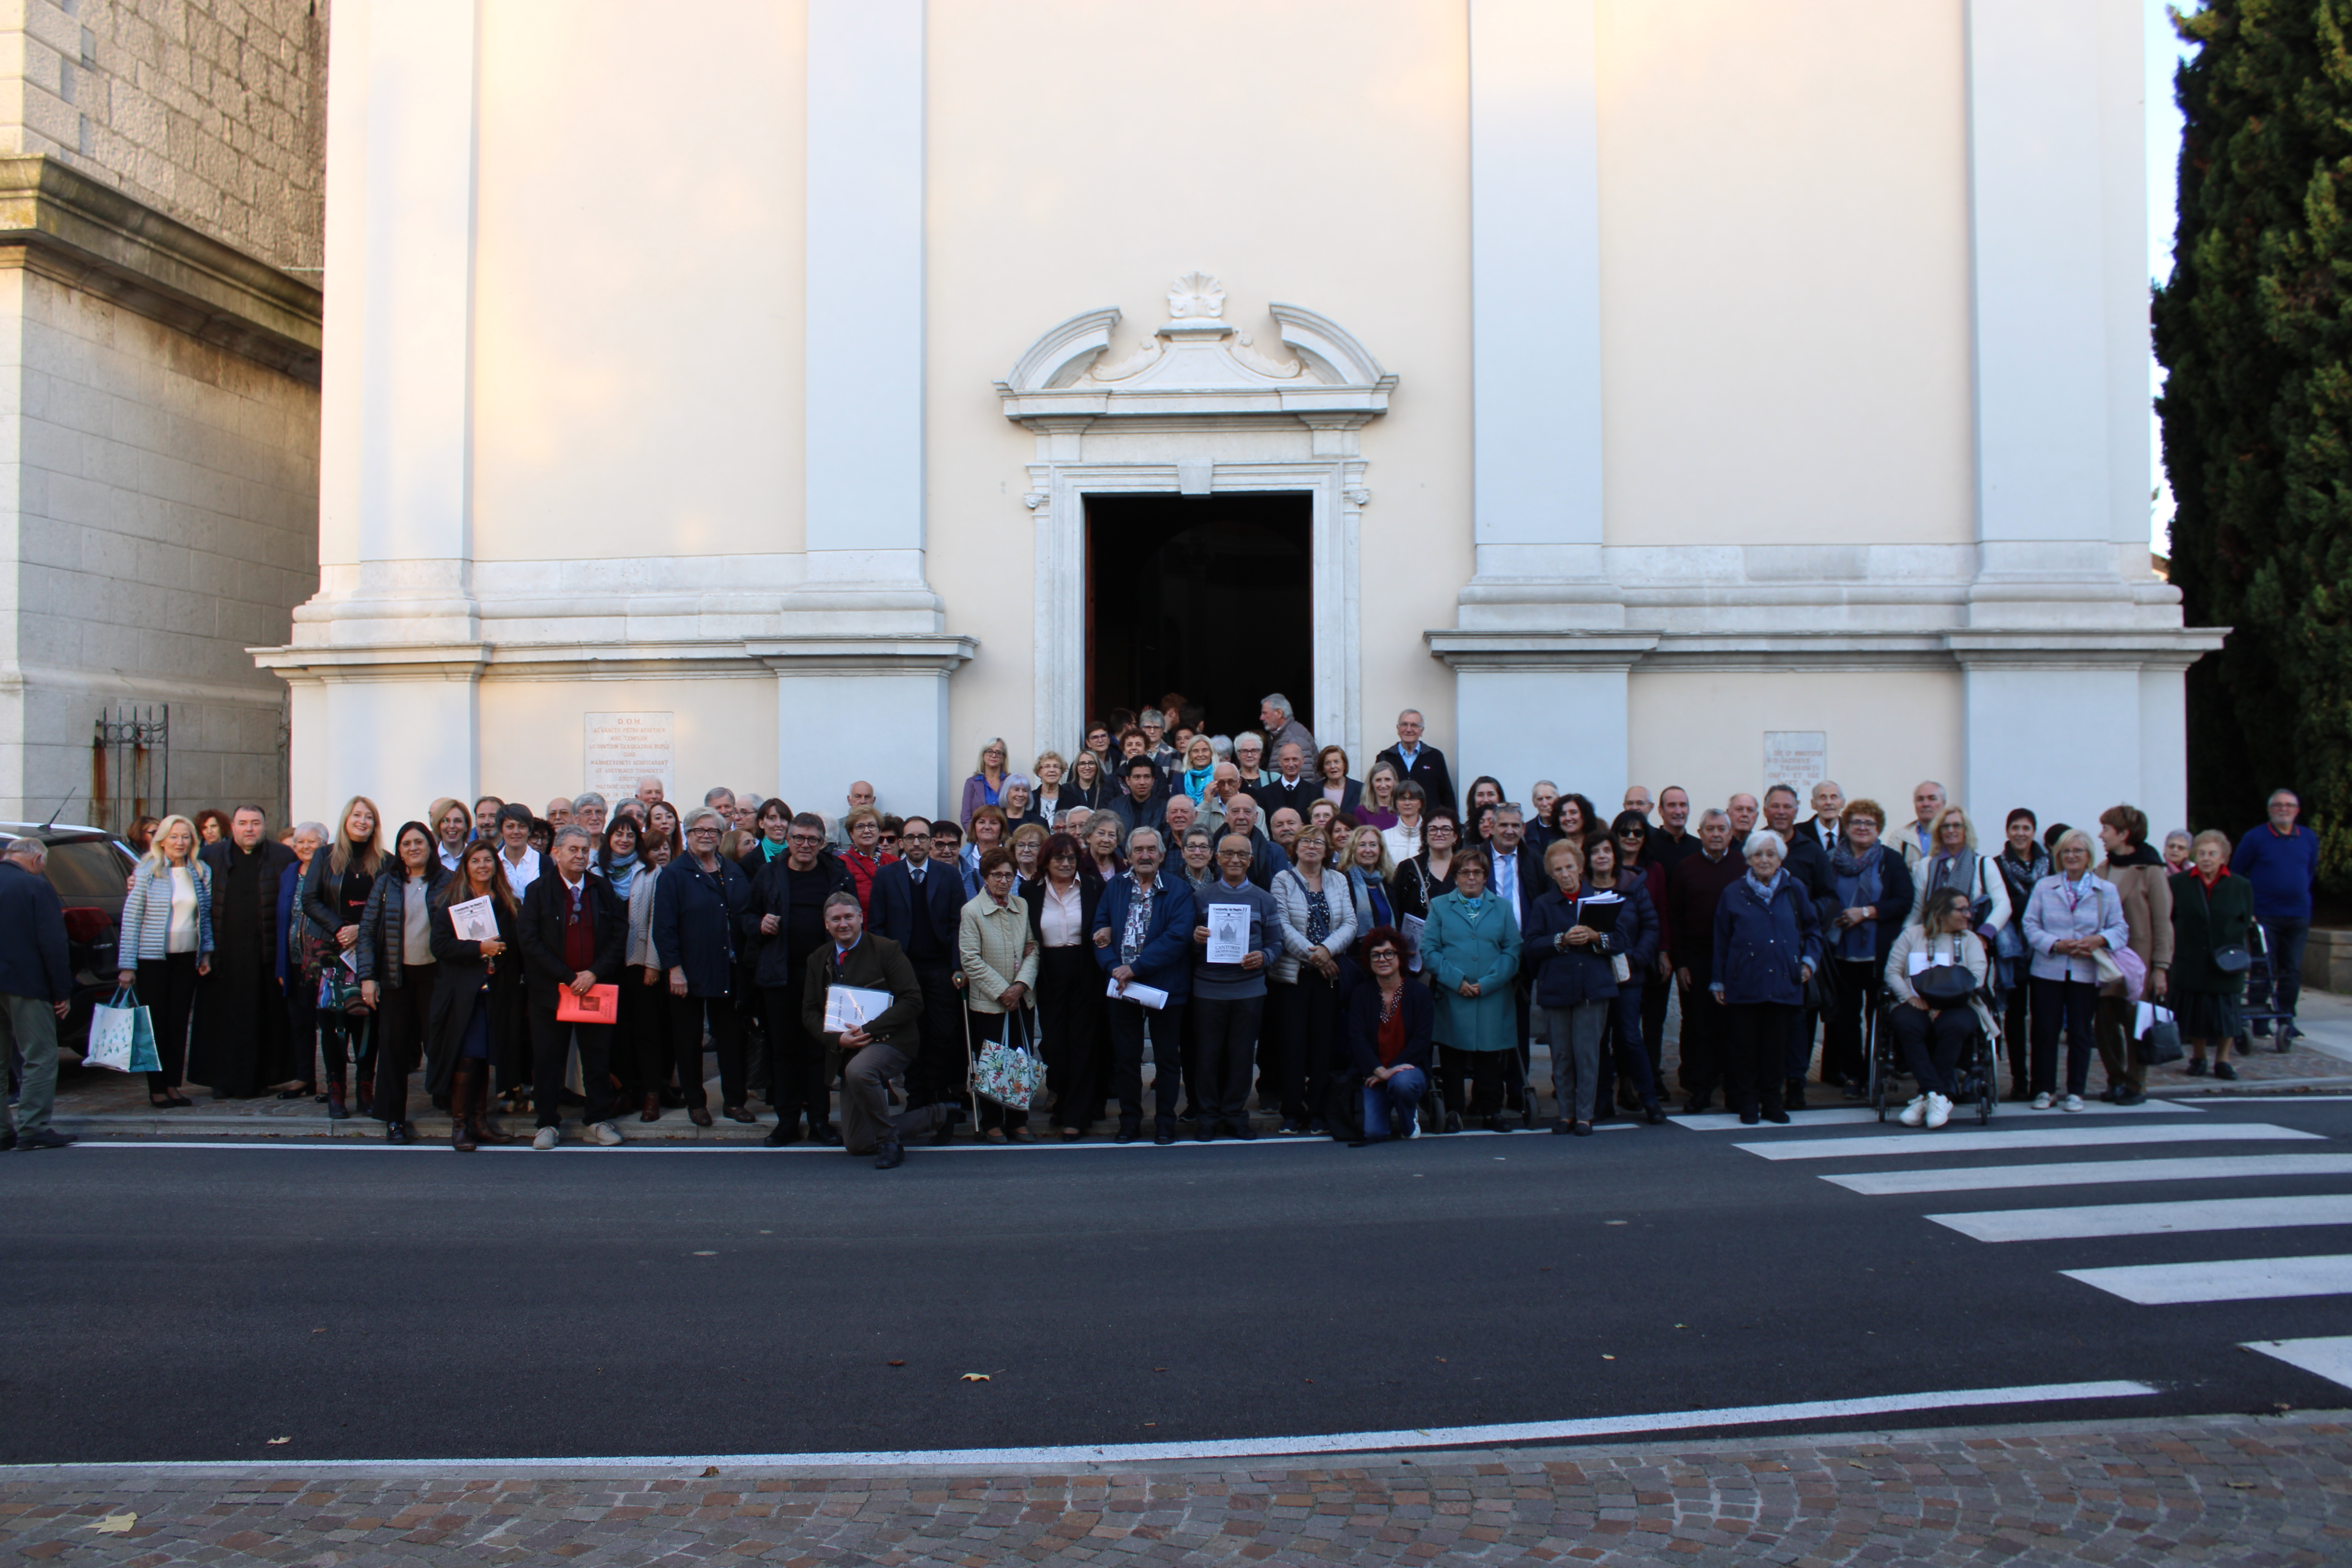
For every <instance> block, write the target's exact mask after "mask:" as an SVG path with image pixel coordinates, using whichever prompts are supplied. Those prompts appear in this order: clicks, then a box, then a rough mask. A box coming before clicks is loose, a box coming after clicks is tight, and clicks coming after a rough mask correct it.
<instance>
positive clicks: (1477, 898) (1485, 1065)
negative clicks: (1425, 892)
mask: <svg viewBox="0 0 2352 1568" xmlns="http://www.w3.org/2000/svg"><path fill="white" fill-rule="evenodd" d="M1421 957H1422V964H1423V968H1425V969H1426V970H1427V971H1428V972H1429V976H1430V979H1431V981H1432V982H1433V984H1434V985H1435V987H1436V991H1437V1027H1436V1029H1435V1030H1434V1031H1433V1034H1434V1037H1435V1039H1436V1041H1437V1043H1438V1046H1439V1047H1440V1050H1439V1066H1438V1087H1439V1089H1440V1090H1441V1092H1442V1093H1443V1094H1444V1098H1445V1107H1446V1109H1445V1130H1446V1131H1448V1132H1459V1131H1462V1113H1461V1106H1462V1104H1463V1095H1462V1082H1463V1079H1465V1078H1466V1079H1470V1080H1471V1081H1472V1095H1471V1099H1470V1101H1469V1104H1470V1114H1471V1116H1472V1118H1473V1119H1479V1118H1483V1119H1484V1120H1485V1121H1486V1126H1487V1128H1488V1130H1489V1131H1496V1132H1507V1131H1510V1124H1509V1123H1508V1122H1507V1121H1504V1120H1503V1068H1504V1067H1505V1065H1506V1064H1507V1062H1508V1061H1509V1059H1510V1058H1507V1057H1506V1056H1505V1055H1504V1054H1503V1053H1504V1052H1506V1051H1516V1050H1517V1049H1518V1048H1519V1043H1518V1040H1517V1035H1518V1032H1519V1008H1518V1002H1517V999H1516V998H1515V997H1514V995H1513V994H1512V985H1511V982H1512V979H1513V977H1514V976H1516V975H1517V973H1518V972H1519V922H1518V921H1517V918H1516V917H1515V916H1513V914H1512V913H1511V911H1510V910H1509V908H1508V907H1507V905H1506V904H1505V903H1504V902H1503V900H1500V899H1497V898H1495V897H1493V896H1492V895H1491V894H1489V893H1488V892H1487V891H1486V855H1485V854H1484V853H1483V852H1481V851H1479V850H1475V849H1471V850H1465V851H1464V852H1463V853H1462V854H1460V855H1457V856H1456V857H1454V889H1453V890H1452V891H1451V892H1447V893H1441V894H1439V895H1438V896H1437V897H1436V898H1434V899H1433V900H1430V903H1429V923H1428V924H1427V925H1426V926H1424V927H1423V928H1422V932H1421Z"/></svg>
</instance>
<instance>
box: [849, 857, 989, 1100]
mask: <svg viewBox="0 0 2352 1568" xmlns="http://www.w3.org/2000/svg"><path fill="white" fill-rule="evenodd" d="M954 826H955V825H954V824H953V823H946V822H943V823H940V825H939V830H940V831H941V832H948V831H952V830H953V828H954ZM932 831H933V828H932V825H931V824H930V823H929V822H927V821H925V820H924V819H923V818H921V817H919V816H912V817H908V819H907V824H906V826H904V827H902V828H900V829H899V831H898V854H899V858H898V859H896V860H893V861H891V862H890V864H888V865H887V866H885V867H883V868H882V869H881V870H879V871H877V872H876V873H875V874H874V913H873V917H872V919H871V920H869V921H867V922H866V923H867V927H868V929H870V930H871V931H873V932H874V933H875V934H876V935H877V936H885V937H887V938H889V939H890V942H891V943H892V945H894V946H895V947H897V948H898V951H899V952H902V953H904V954H905V955H906V958H907V961H908V963H911V964H913V965H914V968H915V980H916V983H917V984H919V985H920V986H921V987H922V992H923V1015H922V1019H921V1028H920V1030H919V1034H920V1038H921V1048H920V1049H919V1050H910V1051H909V1053H908V1054H910V1055H911V1056H913V1057H914V1058H915V1062H914V1066H913V1067H911V1068H908V1071H907V1099H908V1101H910V1102H911V1103H912V1104H914V1105H917V1106H924V1105H934V1104H937V1105H948V1106H953V1105H956V1104H958V1103H960V1102H961V1100H962V1098H963V1083H962V1081H961V1077H960V1074H959V1072H958V1066H957V1064H959V1063H960V1062H961V1060H962V1050H963V1039H962V1037H961V1034H960V1033H959V1032H958V1026H959V1024H960V1023H961V1019H962V1016H963V997H962V980H963V969H962V965H961V962H960V960H959V959H958V956H957V952H956V938H957V927H958V924H959V922H960V921H961V920H962V918H963V906H964V901H965V900H964V896H963V873H962V868H961V867H959V866H958V865H957V864H956V862H955V856H954V854H953V853H952V852H950V853H948V854H945V855H936V854H934V853H933V852H932V851H933V850H934V849H935V848H936V847H938V846H937V843H936V842H935V841H934V839H933V838H932V837H931V835H932ZM956 837H958V838H961V837H962V836H961V834H957V835H956Z"/></svg>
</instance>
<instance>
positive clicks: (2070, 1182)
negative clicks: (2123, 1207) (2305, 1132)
mask: <svg viewBox="0 0 2352 1568" xmlns="http://www.w3.org/2000/svg"><path fill="white" fill-rule="evenodd" d="M2344 1175H2352V1154H2203V1155H2191V1156H2190V1157H2189V1158H2187V1159H2181V1160H2078V1161H2075V1162H2074V1163H2071V1164H2063V1165H2059V1164H2052V1165H1954V1166H1942V1167H1938V1168H1937V1169H1935V1170H1931V1171H1845V1172H1840V1173H1837V1174H1835V1175H1826V1176H1823V1177H1822V1181H1824V1182H1828V1183H1830V1184H1832V1185H1834V1186H1840V1187H1843V1188H1845V1189H1846V1190H1847V1191H1848V1192H1853V1193H1860V1194H1864V1196H1865V1197H1874V1198H1883V1197H1895V1196H1900V1195H1903V1194H1912V1193H1982V1192H1997V1191H2000V1189H2002V1188H2004V1187H2085V1186H2098V1185H2102V1184H2110V1183H2117V1182H2130V1183H2133V1184H2139V1183H2141V1182H2221V1181H2241V1180H2248V1179H2252V1178H2254V1177H2258V1176H2263V1177H2267V1176H2344Z"/></svg>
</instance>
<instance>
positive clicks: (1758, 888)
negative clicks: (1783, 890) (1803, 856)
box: [1747, 866, 1789, 904]
mask: <svg viewBox="0 0 2352 1568" xmlns="http://www.w3.org/2000/svg"><path fill="white" fill-rule="evenodd" d="M1788 879H1789V873H1788V872H1786V871H1775V872H1773V873H1772V879H1771V880H1770V881H1769V882H1759V881H1758V880H1757V879H1756V869H1755V868H1754V867H1752V866H1751V867H1749V868H1748V872H1747V882H1748V887H1749V888H1750V889H1753V890H1754V891H1755V894H1756V901H1757V902H1758V903H1759V904H1769V903H1770V902H1771V901H1772V895H1773V894H1774V893H1776V892H1778V891H1780V884H1781V883H1783V882H1785V881H1787V880H1788Z"/></svg>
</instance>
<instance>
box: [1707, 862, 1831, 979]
mask: <svg viewBox="0 0 2352 1568" xmlns="http://www.w3.org/2000/svg"><path fill="white" fill-rule="evenodd" d="M1821 966H1822V936H1821V916H1820V914H1819V913H1818V912H1817V911H1816V910H1814V908H1813V900H1812V897H1811V893H1810V892H1809V891H1808V890H1807V889H1805V888H1804V887H1803V886H1802V885H1801V884H1800V883H1799V882H1798V880H1797V879H1795V878H1794V877H1791V876H1790V875H1789V874H1788V872H1786V871H1781V872H1780V873H1779V874H1777V875H1776V876H1775V877H1774V878H1773V879H1772V890H1771V893H1770V896H1769V898H1768V897H1764V896H1759V894H1758V893H1757V891H1756V885H1755V883H1754V881H1753V880H1752V879H1750V878H1749V877H1748V876H1747V875H1744V874H1743V875H1742V876H1741V877H1739V878H1738V879H1737V880H1736V881H1734V882H1733V883H1732V884H1731V886H1729V887H1727V888H1726V889H1723V898H1722V900H1721V901H1720V902H1718V903H1717V905H1716V906H1715V974H1714V978H1713V979H1712V980H1711V981H1710V982H1709V984H1710V985H1711V986H1712V988H1713V989H1714V990H1715V991H1716V992H1717V993H1718V994H1720V995H1721V996H1722V998H1723V1001H1724V1003H1725V1004H1726V1005H1728V1006H1733V1007H1737V1006H1740V1005H1745V1004H1748V1003H1757V1002H1776V1003H1779V1004H1780V1005H1782V1006H1786V1007H1801V1006H1802V1005H1804V1001H1805V976H1804V971H1805V970H1806V969H1808V968H1810V969H1812V970H1814V971H1816V972H1818V971H1819V970H1820V969H1821Z"/></svg>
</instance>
